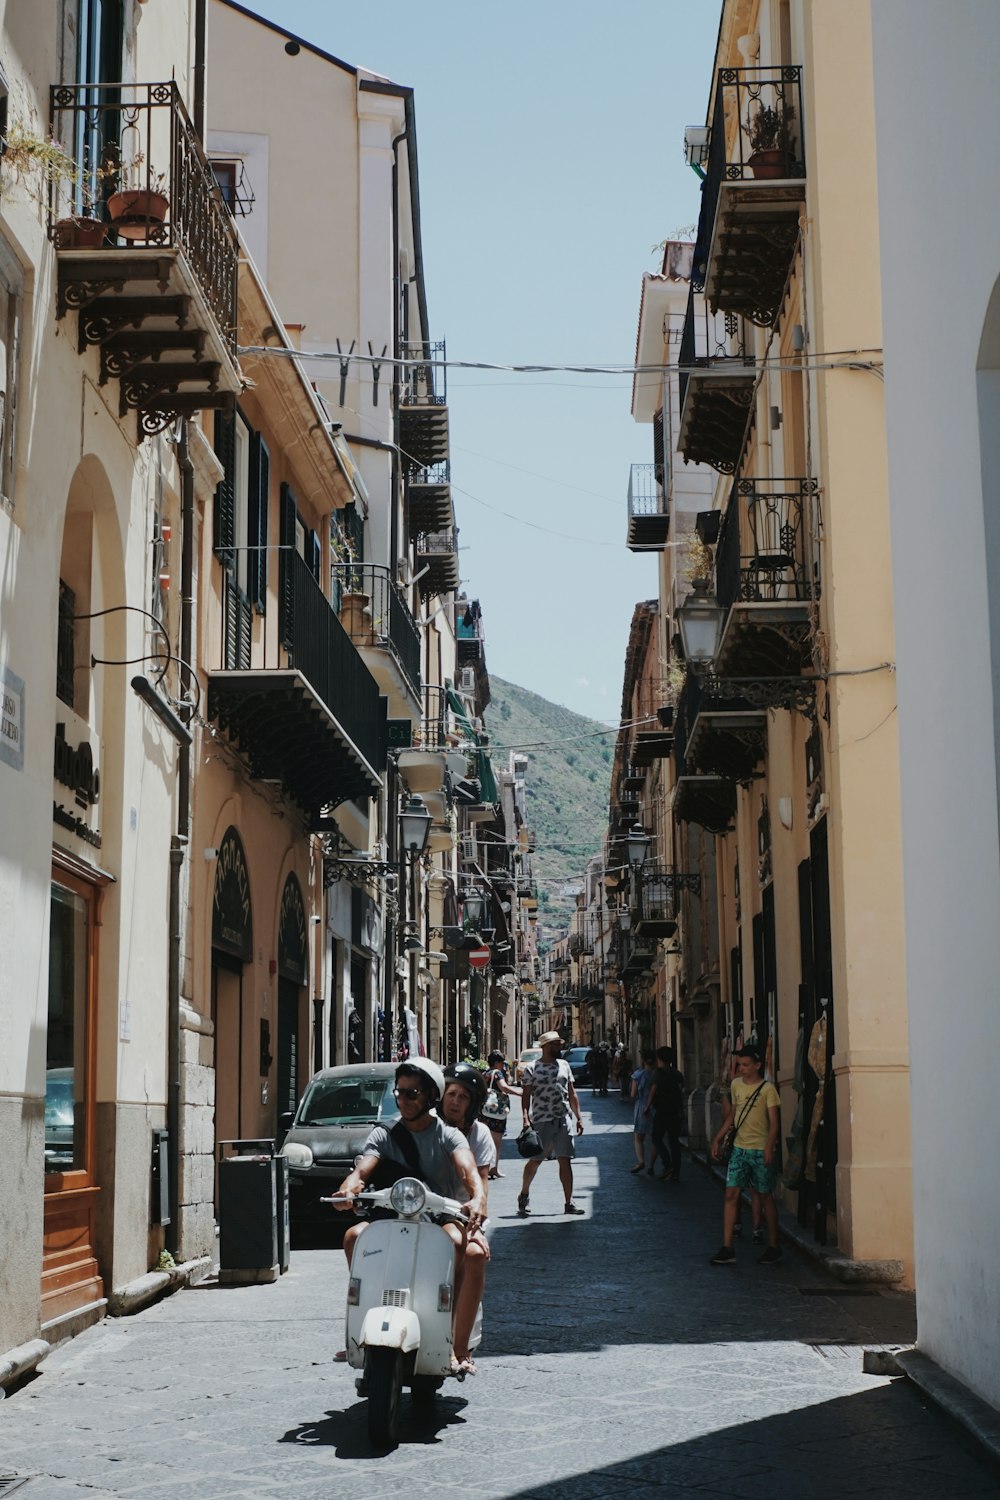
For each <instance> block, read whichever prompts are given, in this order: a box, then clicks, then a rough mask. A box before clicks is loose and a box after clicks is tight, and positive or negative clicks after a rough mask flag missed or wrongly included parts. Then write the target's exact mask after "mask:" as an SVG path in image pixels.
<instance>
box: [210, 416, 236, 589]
mask: <svg viewBox="0 0 1000 1500" xmlns="http://www.w3.org/2000/svg"><path fill="white" fill-rule="evenodd" d="M215 454H216V457H217V458H218V460H219V462H220V463H221V464H222V467H223V470H224V473H223V476H222V478H221V479H220V480H219V482H218V484H217V485H216V487H215V506H214V509H213V514H212V548H213V550H214V552H215V555H216V557H217V558H218V559H219V561H220V562H221V563H222V564H223V565H224V566H225V567H227V568H231V567H232V565H233V548H234V545H235V538H236V415H235V413H234V412H228V411H217V412H216V413H215Z"/></svg>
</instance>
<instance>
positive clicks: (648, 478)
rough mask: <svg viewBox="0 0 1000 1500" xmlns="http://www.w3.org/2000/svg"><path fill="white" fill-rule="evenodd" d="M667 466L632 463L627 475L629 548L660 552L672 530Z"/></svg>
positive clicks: (636, 550)
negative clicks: (668, 504) (665, 467)
mask: <svg viewBox="0 0 1000 1500" xmlns="http://www.w3.org/2000/svg"><path fill="white" fill-rule="evenodd" d="M665 477H666V476H665V473H664V466H663V465H659V464H655V463H654V464H633V465H632V467H631V469H630V470H629V477H628V535H627V543H626V544H627V546H628V549H629V551H630V552H660V551H662V550H663V545H664V543H665V542H666V540H667V534H668V532H669V530H670V511H669V508H668V506H667V496H666V483H665Z"/></svg>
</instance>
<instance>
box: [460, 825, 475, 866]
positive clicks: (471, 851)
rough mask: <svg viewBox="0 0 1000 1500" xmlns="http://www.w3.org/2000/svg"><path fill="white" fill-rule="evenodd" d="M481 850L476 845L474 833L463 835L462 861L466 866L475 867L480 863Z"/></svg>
mask: <svg viewBox="0 0 1000 1500" xmlns="http://www.w3.org/2000/svg"><path fill="white" fill-rule="evenodd" d="M478 856H479V849H478V846H477V844H476V836H475V834H474V833H463V834H462V859H463V860H464V861H465V863H466V864H469V865H474V864H476V863H477V862H478Z"/></svg>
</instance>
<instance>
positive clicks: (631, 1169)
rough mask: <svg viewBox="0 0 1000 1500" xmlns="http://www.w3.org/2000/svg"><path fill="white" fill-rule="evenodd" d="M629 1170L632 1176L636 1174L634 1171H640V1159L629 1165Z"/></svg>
mask: <svg viewBox="0 0 1000 1500" xmlns="http://www.w3.org/2000/svg"><path fill="white" fill-rule="evenodd" d="M629 1171H630V1172H631V1173H632V1176H633V1177H634V1176H635V1174H636V1172H641V1171H642V1162H641V1161H637V1162H636V1164H635V1166H634V1167H629Z"/></svg>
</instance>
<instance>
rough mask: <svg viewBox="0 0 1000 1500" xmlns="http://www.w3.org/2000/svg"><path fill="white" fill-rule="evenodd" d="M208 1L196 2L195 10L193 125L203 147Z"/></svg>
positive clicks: (198, 0)
mask: <svg viewBox="0 0 1000 1500" xmlns="http://www.w3.org/2000/svg"><path fill="white" fill-rule="evenodd" d="M206 29H207V27H206V0H195V8H194V67H193V68H192V73H193V75H194V77H193V85H194V99H193V100H192V106H193V107H192V112H191V113H192V123H193V124H194V128H195V130H197V132H198V136H199V139H200V140H201V142H202V145H204V143H205V54H206V51H207V43H206Z"/></svg>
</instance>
